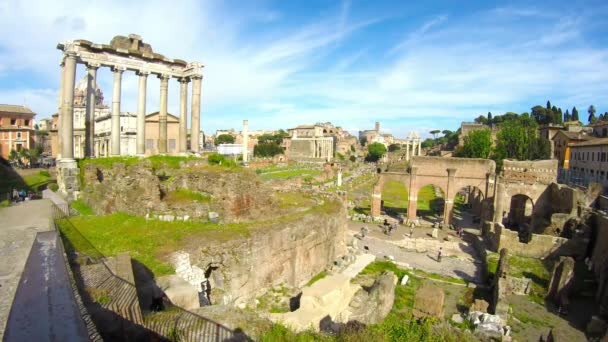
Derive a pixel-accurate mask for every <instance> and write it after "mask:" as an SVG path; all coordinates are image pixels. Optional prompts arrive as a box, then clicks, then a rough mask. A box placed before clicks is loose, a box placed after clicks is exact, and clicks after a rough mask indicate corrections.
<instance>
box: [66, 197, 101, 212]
mask: <svg viewBox="0 0 608 342" xmlns="http://www.w3.org/2000/svg"><path fill="white" fill-rule="evenodd" d="M70 206H71V207H72V208H74V209H76V211H77V212H78V213H80V215H85V216H87V215H95V212H93V209H92V208H91V207H89V206H88V205H87V204H86V203H84V202H83V201H82V200H79V199H78V200H75V201H73V202H72V203H70Z"/></svg>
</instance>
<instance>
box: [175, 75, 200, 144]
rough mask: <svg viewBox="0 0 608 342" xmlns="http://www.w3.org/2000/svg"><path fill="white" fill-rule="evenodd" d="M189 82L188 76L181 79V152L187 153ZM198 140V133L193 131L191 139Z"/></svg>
mask: <svg viewBox="0 0 608 342" xmlns="http://www.w3.org/2000/svg"><path fill="white" fill-rule="evenodd" d="M188 82H190V80H189V79H188V78H187V77H182V78H180V79H179V84H180V87H179V152H180V153H186V151H187V149H188ZM194 139H196V141H198V134H194V132H191V134H190V140H191V141H192V140H194Z"/></svg>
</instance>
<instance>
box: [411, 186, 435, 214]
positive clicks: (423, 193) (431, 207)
mask: <svg viewBox="0 0 608 342" xmlns="http://www.w3.org/2000/svg"><path fill="white" fill-rule="evenodd" d="M435 199H437V196H436V195H435V191H434V190H433V186H432V185H430V184H429V185H425V186H424V187H422V188H421V189H420V190H419V191H418V201H417V202H416V210H417V211H419V212H420V211H427V212H430V211H433V212H437V210H438V208H437V205H436V201H435Z"/></svg>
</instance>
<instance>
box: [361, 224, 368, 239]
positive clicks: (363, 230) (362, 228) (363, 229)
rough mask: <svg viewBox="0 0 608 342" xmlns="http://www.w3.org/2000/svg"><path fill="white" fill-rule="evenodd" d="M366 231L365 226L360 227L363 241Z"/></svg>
mask: <svg viewBox="0 0 608 342" xmlns="http://www.w3.org/2000/svg"><path fill="white" fill-rule="evenodd" d="M366 231H367V228H365V226H363V227H361V238H362V239H363V238H364V237H365V232H366Z"/></svg>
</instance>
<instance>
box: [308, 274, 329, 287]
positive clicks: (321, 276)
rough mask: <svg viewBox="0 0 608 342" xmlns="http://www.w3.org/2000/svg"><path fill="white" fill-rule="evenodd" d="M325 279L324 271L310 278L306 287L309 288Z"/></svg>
mask: <svg viewBox="0 0 608 342" xmlns="http://www.w3.org/2000/svg"><path fill="white" fill-rule="evenodd" d="M325 277H327V272H325V271H321V272H320V273H319V274H317V275H316V276H314V277H312V278H311V279H310V280H309V281H308V283H306V286H311V285H312V284H314V283H316V282H317V281H319V280H321V279H323V278H325Z"/></svg>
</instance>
